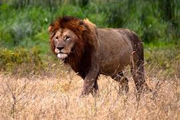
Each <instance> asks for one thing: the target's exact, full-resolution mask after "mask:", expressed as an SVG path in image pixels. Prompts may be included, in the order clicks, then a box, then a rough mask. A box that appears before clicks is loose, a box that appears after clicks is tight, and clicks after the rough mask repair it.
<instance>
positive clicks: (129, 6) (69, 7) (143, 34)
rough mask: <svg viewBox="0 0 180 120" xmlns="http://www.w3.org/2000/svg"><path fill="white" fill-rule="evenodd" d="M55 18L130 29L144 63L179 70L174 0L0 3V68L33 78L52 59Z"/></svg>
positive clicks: (178, 17) (179, 1)
mask: <svg viewBox="0 0 180 120" xmlns="http://www.w3.org/2000/svg"><path fill="white" fill-rule="evenodd" d="M58 16H75V17H78V18H82V19H84V18H88V19H89V20H90V21H92V22H93V23H95V24H96V25H97V26H98V27H113V28H128V29H130V30H133V31H135V32H136V33H137V34H138V35H139V36H140V38H141V39H142V41H143V42H144V46H145V59H146V63H148V64H149V63H151V64H153V65H154V66H157V65H158V67H159V68H160V69H163V70H167V72H168V73H172V74H174V73H175V72H176V73H177V72H179V71H180V69H179V68H180V67H179V62H178V61H179V60H180V47H179V46H180V0H0V51H1V52H0V70H1V71H3V72H4V71H5V72H6V71H8V72H9V71H10V72H12V73H19V72H23V73H24V72H26V73H33V74H36V73H37V71H39V70H40V71H41V70H45V69H46V68H48V67H49V66H50V65H52V64H53V62H52V61H57V60H56V59H55V57H54V55H53V54H52V52H51V51H50V47H49V36H48V32H47V29H48V26H49V24H50V23H51V22H52V21H53V20H55V19H56V18H57V17H58ZM51 62H52V63H51ZM174 62H175V63H174ZM175 67H177V68H175Z"/></svg>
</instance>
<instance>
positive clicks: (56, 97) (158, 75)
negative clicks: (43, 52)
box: [0, 64, 180, 120]
mask: <svg viewBox="0 0 180 120" xmlns="http://www.w3.org/2000/svg"><path fill="white" fill-rule="evenodd" d="M57 66H59V65H57V64H55V65H53V66H52V71H50V72H49V74H45V75H38V76H35V75H32V76H29V77H19V76H18V75H5V74H2V73H1V74H0V86H1V87H0V120H12V119H13V120H42V119H43V120H159V119H160V120H178V119H179V118H180V78H179V77H178V76H177V75H176V74H174V75H168V74H166V72H165V70H163V69H157V66H152V65H146V80H147V83H148V85H149V86H150V88H151V89H152V90H153V92H151V93H146V94H143V95H142V96H141V99H140V101H139V102H138V101H136V89H135V85H134V82H133V79H132V77H131V75H130V74H129V71H128V69H127V70H126V71H125V74H126V76H127V77H128V78H129V81H130V82H129V86H130V91H129V93H128V94H127V95H118V84H117V82H115V81H114V80H112V79H111V78H110V77H106V76H103V75H101V76H100V77H99V80H98V83H99V88H100V90H99V96H98V97H96V98H93V97H92V96H91V95H89V96H87V97H84V98H81V97H80V92H81V89H82V84H83V80H82V79H81V78H80V77H78V76H77V75H76V74H75V73H74V72H72V71H71V70H69V69H66V70H58V69H57V70H56V68H57Z"/></svg>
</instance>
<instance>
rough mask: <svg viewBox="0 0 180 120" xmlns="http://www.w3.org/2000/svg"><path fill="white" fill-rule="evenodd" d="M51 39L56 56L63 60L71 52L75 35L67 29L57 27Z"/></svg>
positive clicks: (75, 38)
mask: <svg viewBox="0 0 180 120" xmlns="http://www.w3.org/2000/svg"><path fill="white" fill-rule="evenodd" d="M52 40H53V43H54V52H55V53H56V54H57V57H58V58H59V59H61V60H65V59H66V58H67V57H68V56H69V54H70V53H71V52H72V49H73V47H74V45H75V41H76V40H77V36H76V34H75V33H74V32H73V31H71V30H69V29H59V30H58V31H56V33H55V34H54V36H53V37H52Z"/></svg>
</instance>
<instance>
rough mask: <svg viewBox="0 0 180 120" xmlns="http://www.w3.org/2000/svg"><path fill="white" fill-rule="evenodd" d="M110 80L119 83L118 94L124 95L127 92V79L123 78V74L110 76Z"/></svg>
mask: <svg viewBox="0 0 180 120" xmlns="http://www.w3.org/2000/svg"><path fill="white" fill-rule="evenodd" d="M111 77H112V79H114V80H115V81H117V82H119V94H126V93H128V91H129V86H128V79H127V78H126V77H125V76H124V74H123V72H122V71H121V72H119V73H118V74H116V75H114V76H111Z"/></svg>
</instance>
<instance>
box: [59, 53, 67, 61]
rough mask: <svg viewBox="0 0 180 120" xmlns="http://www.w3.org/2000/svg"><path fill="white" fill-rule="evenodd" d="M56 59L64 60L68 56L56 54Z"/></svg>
mask: <svg viewBox="0 0 180 120" xmlns="http://www.w3.org/2000/svg"><path fill="white" fill-rule="evenodd" d="M57 57H58V58H59V59H61V60H64V59H65V58H67V57H68V54H65V53H58V54H57Z"/></svg>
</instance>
